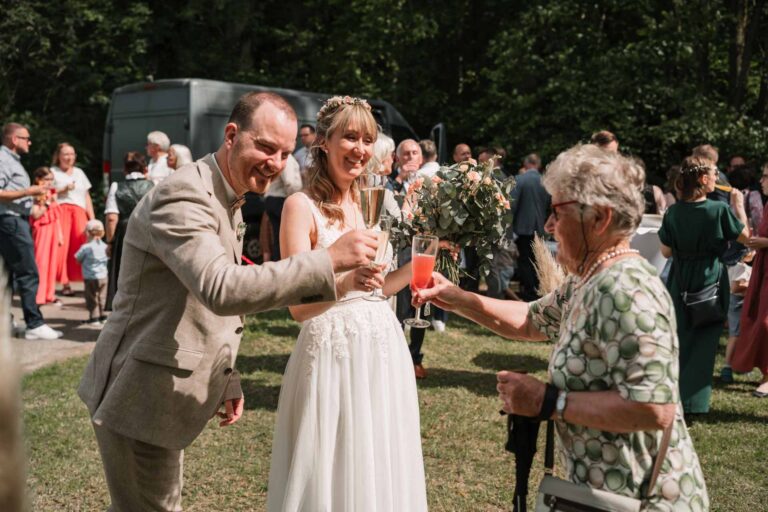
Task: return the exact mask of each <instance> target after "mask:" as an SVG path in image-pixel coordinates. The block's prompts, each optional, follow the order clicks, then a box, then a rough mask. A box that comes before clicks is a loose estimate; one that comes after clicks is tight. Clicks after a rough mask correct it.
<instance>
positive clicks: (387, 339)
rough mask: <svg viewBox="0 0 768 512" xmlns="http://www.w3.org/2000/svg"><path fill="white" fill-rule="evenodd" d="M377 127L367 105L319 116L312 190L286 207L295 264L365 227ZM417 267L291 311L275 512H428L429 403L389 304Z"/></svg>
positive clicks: (356, 280)
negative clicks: (364, 176) (422, 404)
mask: <svg viewBox="0 0 768 512" xmlns="http://www.w3.org/2000/svg"><path fill="white" fill-rule="evenodd" d="M376 136H377V127H376V123H375V121H374V119H373V116H372V115H371V113H370V107H369V106H368V104H367V103H366V102H364V101H363V100H359V99H357V98H349V97H346V98H332V99H331V100H329V101H328V102H326V104H325V106H324V107H323V108H322V109H321V111H320V113H319V114H318V121H317V139H316V142H315V144H316V145H317V146H318V147H315V148H313V150H312V157H313V159H314V162H313V164H312V167H311V168H310V170H309V173H310V175H309V182H308V185H307V190H306V193H304V192H299V193H297V194H294V195H292V196H291V197H289V198H288V199H287V200H286V202H285V207H284V209H283V217H282V228H281V230H280V245H281V252H282V253H283V256H284V257H288V256H291V255H292V254H296V253H298V252H302V251H309V250H312V249H316V248H323V247H328V246H330V245H331V244H332V243H333V242H334V241H335V240H336V239H337V238H338V237H339V236H341V235H342V234H343V233H345V232H347V231H349V230H351V229H363V228H364V223H363V218H362V214H361V212H360V206H359V199H358V192H357V186H356V184H355V179H356V178H357V177H358V176H359V175H360V174H361V172H363V170H364V169H365V166H366V163H367V162H368V160H369V159H370V157H371V154H372V151H373V143H374V142H375V140H376ZM409 280H410V265H408V266H405V267H402V268H400V269H398V270H396V271H394V272H391V273H389V274H388V275H387V276H386V279H384V277H383V275H382V274H381V273H380V272H379V271H373V270H370V269H366V268H362V269H358V270H356V271H352V272H348V273H346V274H342V275H339V276H337V280H336V283H337V284H336V286H337V297H338V299H339V300H338V301H337V302H335V303H324V304H307V305H301V306H294V307H291V308H290V311H291V314H292V315H293V317H294V318H295V319H296V320H298V321H300V322H302V328H301V333H300V334H299V338H298V340H297V342H296V347H295V348H294V351H293V353H292V354H291V357H290V359H289V361H288V366H287V367H286V370H285V375H284V377H283V385H282V389H281V391H280V400H279V404H278V408H277V423H276V426H275V434H274V441H273V446H272V465H271V467H270V473H269V490H268V497H267V510H268V511H270V512H278V511H279V512H293V511H306V512H360V511H366V512H410V511H413V512H421V511H424V510H427V500H426V490H425V481H424V464H423V460H422V454H421V437H420V426H419V406H418V398H417V394H416V381H415V378H414V373H413V363H412V361H411V356H410V353H409V352H408V345H407V343H406V341H405V337H404V336H403V332H402V328H401V327H400V324H399V322H398V321H397V318H396V317H395V315H394V313H393V312H392V310H391V309H390V307H389V305H388V303H387V302H386V301H381V302H370V301H366V300H362V298H361V296H362V295H365V294H367V293H370V291H371V290H372V289H373V288H374V287H376V286H379V285H382V284H383V292H384V294H386V295H391V294H393V293H395V292H396V291H397V290H399V289H401V288H403V287H404V286H406V285H407V284H408V282H409Z"/></svg>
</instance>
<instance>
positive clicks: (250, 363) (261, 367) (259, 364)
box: [237, 354, 290, 375]
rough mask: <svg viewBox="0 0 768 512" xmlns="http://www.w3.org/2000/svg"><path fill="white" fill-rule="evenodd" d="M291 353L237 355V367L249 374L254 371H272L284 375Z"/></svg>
mask: <svg viewBox="0 0 768 512" xmlns="http://www.w3.org/2000/svg"><path fill="white" fill-rule="evenodd" d="M289 357H290V354H268V355H259V356H246V355H239V356H237V369H238V371H239V372H240V373H241V374H243V375H247V374H249V373H253V372H272V373H277V374H279V375H282V374H283V373H285V366H286V365H287V364H288V358H289Z"/></svg>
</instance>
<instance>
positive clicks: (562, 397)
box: [555, 390, 568, 421]
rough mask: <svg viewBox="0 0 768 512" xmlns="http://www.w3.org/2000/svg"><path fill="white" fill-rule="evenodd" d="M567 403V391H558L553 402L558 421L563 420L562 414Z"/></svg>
mask: <svg viewBox="0 0 768 512" xmlns="http://www.w3.org/2000/svg"><path fill="white" fill-rule="evenodd" d="M567 405H568V391H566V390H562V391H560V394H559V395H557V403H556V404H555V413H557V419H558V420H560V421H565V420H564V419H563V414H565V407H566V406H567Z"/></svg>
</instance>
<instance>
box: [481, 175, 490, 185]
mask: <svg viewBox="0 0 768 512" xmlns="http://www.w3.org/2000/svg"><path fill="white" fill-rule="evenodd" d="M490 184H491V178H490V176H486V177H485V178H483V185H490Z"/></svg>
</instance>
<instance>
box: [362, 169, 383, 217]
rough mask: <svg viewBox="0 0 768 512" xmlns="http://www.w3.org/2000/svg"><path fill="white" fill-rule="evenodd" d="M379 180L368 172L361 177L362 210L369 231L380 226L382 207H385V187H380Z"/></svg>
mask: <svg viewBox="0 0 768 512" xmlns="http://www.w3.org/2000/svg"><path fill="white" fill-rule="evenodd" d="M377 178H378V176H376V175H375V174H372V173H368V172H366V173H364V174H363V175H361V176H360V182H359V185H360V209H361V210H362V212H363V222H365V227H366V228H368V229H373V228H374V227H375V226H377V225H378V224H379V219H380V218H381V207H382V206H383V205H384V187H383V186H379V185H378V183H377V181H378V180H377Z"/></svg>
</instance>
